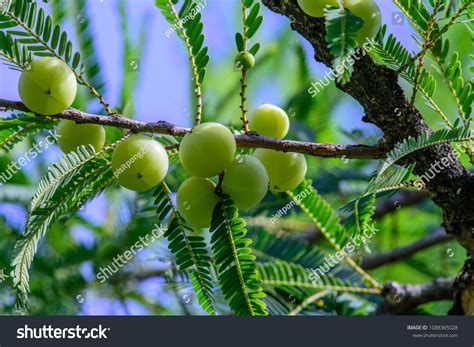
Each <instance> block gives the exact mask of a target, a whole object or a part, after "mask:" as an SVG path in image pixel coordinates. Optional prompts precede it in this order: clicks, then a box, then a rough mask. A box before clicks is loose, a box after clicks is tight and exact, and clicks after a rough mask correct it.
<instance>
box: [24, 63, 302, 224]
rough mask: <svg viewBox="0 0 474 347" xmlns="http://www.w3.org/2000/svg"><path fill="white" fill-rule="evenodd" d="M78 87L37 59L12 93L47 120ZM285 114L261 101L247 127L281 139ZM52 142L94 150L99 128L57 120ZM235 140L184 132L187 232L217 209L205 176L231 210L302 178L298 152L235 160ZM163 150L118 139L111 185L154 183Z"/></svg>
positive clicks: (182, 202) (142, 139) (206, 128)
mask: <svg viewBox="0 0 474 347" xmlns="http://www.w3.org/2000/svg"><path fill="white" fill-rule="evenodd" d="M76 91H77V82H76V78H75V76H74V73H73V72H72V71H71V69H70V68H69V67H68V66H67V65H66V64H64V63H63V62H62V61H60V60H59V59H56V58H49V57H48V58H41V59H39V60H37V61H34V62H33V63H32V64H31V66H30V68H29V69H27V70H26V71H25V72H23V74H22V76H21V77H20V82H19V93H20V97H21V99H22V101H23V103H24V104H25V105H26V106H27V107H28V108H29V109H30V110H32V111H33V112H35V113H38V114H41V115H54V114H58V113H61V112H63V111H65V110H66V109H67V108H68V107H69V106H71V104H72V103H73V101H74V98H75V95H76ZM289 125H290V122H289V119H288V115H287V114H286V112H285V111H284V110H282V109H281V108H279V107H277V106H273V105H269V104H263V105H261V106H260V107H258V108H257V110H256V111H255V113H254V114H253V115H252V117H251V119H250V122H249V128H250V130H252V131H254V132H257V133H258V134H260V135H263V136H268V137H273V138H284V137H285V136H286V134H287V133H288V129H289ZM58 144H59V146H60V148H61V150H62V151H63V152H65V153H69V152H71V151H74V150H76V149H77V148H78V147H80V146H88V145H92V146H93V147H94V148H95V150H96V151H99V150H101V149H102V148H103V146H104V144H105V130H104V128H103V127H102V126H100V125H95V124H76V123H75V122H73V121H69V120H61V122H60V123H59V125H58ZM236 151H237V145H236V142H235V137H234V135H233V134H232V133H231V131H230V130H229V129H228V128H226V127H225V126H223V125H221V124H219V123H203V124H200V125H197V126H196V127H194V128H193V129H192V131H191V132H189V133H187V134H186V135H185V136H184V138H183V140H182V141H181V143H180V148H179V156H180V161H181V164H182V166H183V167H184V169H185V170H186V171H188V172H189V173H191V174H192V175H194V176H193V177H191V178H188V179H187V180H186V181H185V182H184V183H183V184H182V185H181V186H180V188H179V189H178V193H177V203H178V210H179V211H180V213H181V214H182V215H183V217H184V218H185V219H186V220H187V221H188V223H189V224H191V225H192V226H194V227H199V228H204V227H209V226H210V222H211V217H212V211H213V210H214V207H215V206H216V204H217V201H218V196H217V195H216V185H215V183H214V182H213V181H212V180H210V178H211V177H214V176H218V175H221V174H222V175H223V176H221V177H223V181H222V182H221V183H222V187H221V189H222V192H224V193H226V194H229V196H230V197H231V198H232V199H233V200H234V201H235V204H236V206H237V207H238V208H241V209H248V208H252V207H254V206H256V205H257V204H258V203H259V202H260V201H261V200H262V199H263V197H264V196H265V194H266V193H267V190H268V189H270V190H272V191H277V192H280V191H286V190H292V189H294V188H295V187H296V186H297V185H298V184H300V183H301V181H302V180H303V179H304V176H305V174H306V160H305V158H304V156H303V155H302V154H299V153H284V152H277V151H274V150H270V149H257V150H256V151H255V153H254V155H237V157H236ZM168 166H169V160H168V155H167V153H166V150H165V148H164V147H163V146H162V145H161V144H160V143H159V142H157V141H155V140H154V139H153V138H151V137H148V136H145V135H132V136H130V137H128V138H127V139H125V140H124V141H123V142H121V143H120V144H119V145H117V147H116V148H115V150H114V153H113V155H112V170H113V172H114V174H115V176H116V178H117V179H118V182H119V183H120V184H121V185H122V186H123V187H125V188H128V189H131V190H135V191H145V190H149V189H151V188H153V187H155V186H156V185H158V184H159V183H160V182H161V181H162V180H163V179H164V178H165V176H166V174H167V172H168Z"/></svg>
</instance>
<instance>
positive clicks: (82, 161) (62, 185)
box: [12, 143, 117, 309]
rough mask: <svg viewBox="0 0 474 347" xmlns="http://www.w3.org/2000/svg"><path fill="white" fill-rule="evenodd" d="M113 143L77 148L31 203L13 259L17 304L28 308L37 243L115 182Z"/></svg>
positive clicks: (53, 169)
mask: <svg viewBox="0 0 474 347" xmlns="http://www.w3.org/2000/svg"><path fill="white" fill-rule="evenodd" d="M116 145H117V143H116V144H114V145H112V146H109V147H105V148H104V149H103V150H102V151H100V152H97V153H95V152H94V149H93V147H90V148H89V149H88V148H86V147H82V148H78V150H77V152H71V153H70V154H67V155H65V156H64V157H62V158H61V159H60V160H59V161H58V162H57V163H55V164H53V165H52V166H51V167H50V169H49V172H48V174H47V175H46V176H45V177H44V178H43V180H42V181H41V182H40V184H39V186H38V190H37V192H36V194H35V195H34V197H33V200H32V201H31V204H30V207H29V211H28V217H27V221H26V226H25V231H24V233H23V235H21V236H20V238H19V239H18V241H17V243H16V245H15V248H14V250H13V256H12V266H13V267H14V270H13V272H12V275H13V283H14V285H15V287H16V288H17V290H18V294H19V295H18V305H19V307H20V308H21V309H26V308H27V306H28V302H27V297H26V295H27V293H28V291H29V285H28V281H29V274H28V271H29V268H30V267H31V264H32V262H33V257H34V256H35V254H36V251H37V249H38V244H39V242H40V241H41V239H42V238H43V237H44V236H45V234H46V232H47V231H48V229H49V228H50V227H51V226H52V225H53V223H55V222H57V221H58V220H59V218H60V217H62V216H65V215H68V214H70V213H72V212H74V211H76V210H77V209H79V208H80V207H81V206H82V205H84V204H85V203H86V202H87V201H88V200H90V199H92V198H94V197H95V196H96V195H97V194H99V193H100V192H102V191H103V190H104V189H105V188H106V187H107V186H108V185H109V184H110V183H111V181H112V180H113V179H114V177H113V172H112V169H111V168H110V158H111V155H112V151H113V148H114V147H115V146H116Z"/></svg>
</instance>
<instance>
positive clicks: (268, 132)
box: [249, 104, 290, 139]
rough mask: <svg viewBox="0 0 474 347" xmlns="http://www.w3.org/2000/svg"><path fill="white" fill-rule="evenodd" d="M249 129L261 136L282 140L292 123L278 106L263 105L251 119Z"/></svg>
mask: <svg viewBox="0 0 474 347" xmlns="http://www.w3.org/2000/svg"><path fill="white" fill-rule="evenodd" d="M249 128H250V130H252V131H255V132H257V133H259V134H260V135H263V136H268V137H275V138H278V139H282V138H284V137H285V136H286V134H288V129H289V128H290V121H289V119H288V115H287V114H286V112H285V111H284V110H282V109H281V108H279V107H278V106H274V105H270V104H263V105H261V106H259V107H258V108H257V109H256V110H255V113H254V114H253V116H252V117H251V118H250V122H249Z"/></svg>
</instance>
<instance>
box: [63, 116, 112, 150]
mask: <svg viewBox="0 0 474 347" xmlns="http://www.w3.org/2000/svg"><path fill="white" fill-rule="evenodd" d="M104 144H105V129H104V127H102V126H100V125H96V124H76V123H75V122H73V121H70V120H66V119H63V120H61V121H60V122H59V125H58V145H59V148H61V150H62V151H63V152H64V153H66V154H67V153H69V152H72V151H75V150H76V149H77V147H81V146H86V147H89V145H92V146H93V147H94V149H95V151H96V152H98V151H100V150H101V149H102V148H103V147H104Z"/></svg>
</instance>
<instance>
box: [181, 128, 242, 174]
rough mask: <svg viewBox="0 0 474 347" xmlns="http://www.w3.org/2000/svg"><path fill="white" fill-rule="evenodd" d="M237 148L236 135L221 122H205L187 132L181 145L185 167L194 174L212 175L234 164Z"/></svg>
mask: <svg viewBox="0 0 474 347" xmlns="http://www.w3.org/2000/svg"><path fill="white" fill-rule="evenodd" d="M236 149H237V145H236V143H235V139H234V136H233V135H232V133H231V132H230V130H229V129H227V128H226V127H225V126H223V125H222V124H219V123H212V122H209V123H203V124H200V125H198V126H196V127H194V129H193V130H192V131H191V132H189V133H187V134H186V135H185V136H184V138H183V140H182V141H181V144H180V146H179V158H180V160H181V164H182V165H183V167H184V169H185V170H186V171H188V172H190V173H191V174H193V175H194V176H198V177H212V176H216V175H218V174H219V173H221V172H223V171H224V170H225V169H226V168H227V167H229V166H230V165H231V164H232V161H233V159H234V154H235V151H236Z"/></svg>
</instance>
